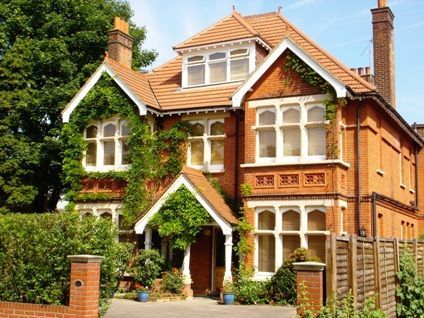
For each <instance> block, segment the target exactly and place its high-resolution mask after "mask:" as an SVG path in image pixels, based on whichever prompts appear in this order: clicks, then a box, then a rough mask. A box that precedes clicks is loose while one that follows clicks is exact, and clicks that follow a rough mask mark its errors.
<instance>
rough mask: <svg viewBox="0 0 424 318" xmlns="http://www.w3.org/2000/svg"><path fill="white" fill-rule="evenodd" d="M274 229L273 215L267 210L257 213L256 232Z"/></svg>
mask: <svg viewBox="0 0 424 318" xmlns="http://www.w3.org/2000/svg"><path fill="white" fill-rule="evenodd" d="M274 229H275V214H274V212H271V211H269V210H265V211H262V212H260V213H258V230H270V231H273V230H274Z"/></svg>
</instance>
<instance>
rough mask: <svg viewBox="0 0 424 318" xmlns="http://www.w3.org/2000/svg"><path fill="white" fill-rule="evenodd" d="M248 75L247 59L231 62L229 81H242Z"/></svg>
mask: <svg viewBox="0 0 424 318" xmlns="http://www.w3.org/2000/svg"><path fill="white" fill-rule="evenodd" d="M248 74H249V59H240V60H232V61H231V80H232V81H239V80H244V79H245V78H246V77H247V75H248Z"/></svg>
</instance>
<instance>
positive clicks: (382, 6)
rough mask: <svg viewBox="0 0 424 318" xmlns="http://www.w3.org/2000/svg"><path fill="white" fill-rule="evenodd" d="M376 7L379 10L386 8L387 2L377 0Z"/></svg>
mask: <svg viewBox="0 0 424 318" xmlns="http://www.w3.org/2000/svg"><path fill="white" fill-rule="evenodd" d="M378 7H379V8H385V7H387V0H378Z"/></svg>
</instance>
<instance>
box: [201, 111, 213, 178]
mask: <svg viewBox="0 0 424 318" xmlns="http://www.w3.org/2000/svg"><path fill="white" fill-rule="evenodd" d="M203 127H204V128H203V136H202V139H203V169H206V170H209V167H210V165H211V163H210V160H211V145H210V141H209V138H208V135H209V131H210V127H209V122H208V120H207V119H205V120H203Z"/></svg>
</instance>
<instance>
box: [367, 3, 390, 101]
mask: <svg viewBox="0 0 424 318" xmlns="http://www.w3.org/2000/svg"><path fill="white" fill-rule="evenodd" d="M371 13H372V25H373V43H374V80H375V84H376V86H377V90H378V92H379V93H380V94H381V96H383V97H384V98H385V100H386V101H387V102H388V103H390V105H391V106H393V107H396V91H395V52H394V36H393V20H394V17H395V16H394V15H393V12H392V10H390V8H389V7H388V6H387V0H378V8H375V9H371Z"/></svg>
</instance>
